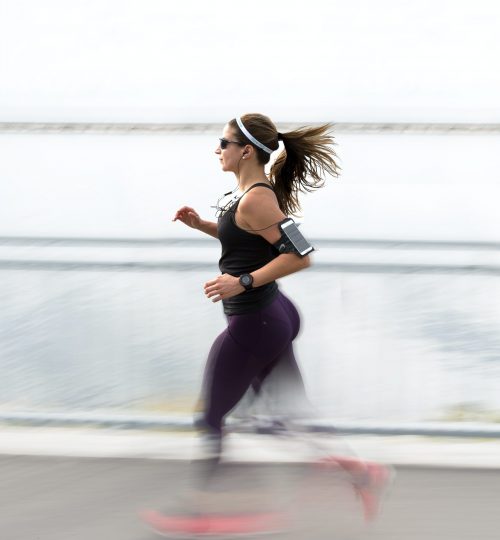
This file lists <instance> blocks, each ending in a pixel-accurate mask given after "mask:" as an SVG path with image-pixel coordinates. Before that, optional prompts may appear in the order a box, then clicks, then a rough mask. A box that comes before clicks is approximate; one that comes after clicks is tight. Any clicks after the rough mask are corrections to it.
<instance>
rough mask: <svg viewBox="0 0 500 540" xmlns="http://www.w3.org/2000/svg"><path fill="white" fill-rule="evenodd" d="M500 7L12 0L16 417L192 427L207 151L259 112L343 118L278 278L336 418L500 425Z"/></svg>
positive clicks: (225, 187)
mask: <svg viewBox="0 0 500 540" xmlns="http://www.w3.org/2000/svg"><path fill="white" fill-rule="evenodd" d="M499 28H500V6H499V4H498V3H497V2H495V1H494V0H490V1H489V0H478V1H476V2H474V3H470V2H465V1H456V0H454V1H451V0H433V1H432V2H431V1H428V0H424V1H421V2H417V3H415V2H403V1H397V0H381V1H379V2H376V3H373V2H370V1H369V0H356V1H349V2H348V1H346V0H331V1H329V2H326V1H325V2H323V1H320V0H310V1H308V2H299V1H290V0H289V1H287V2H284V1H283V2H280V1H277V2H272V3H270V2H265V1H263V0H256V1H254V2H252V3H250V4H247V3H234V2H232V3H222V4H220V3H219V4H217V3H216V4H214V3H210V2H202V1H196V0H186V1H184V2H182V3H177V2H163V1H161V0H147V1H145V2H139V1H138V0H136V1H123V0H120V1H118V0H106V1H105V2H103V1H102V0H100V1H95V0H86V1H85V2H84V1H73V2H65V1H63V0H44V1H43V2H36V1H35V0H17V1H15V2H14V1H12V0H11V1H9V0H0V50H1V55H0V82H1V84H0V276H1V279H0V306H1V308H0V371H1V373H2V376H1V378H0V411H1V412H3V413H7V412H21V411H35V412H39V413H50V412H95V411H100V412H104V413H110V412H121V413H147V414H161V415H168V414H179V413H186V414H190V412H191V410H192V407H193V405H194V401H195V399H196V397H197V392H198V387H199V384H200V380H201V373H202V369H203V365H204V362H205V359H206V355H207V352H208V349H209V347H210V345H211V343H212V341H213V339H214V338H215V336H216V335H217V334H218V333H219V332H220V331H222V329H223V328H224V326H225V320H224V317H223V314H222V309H221V306H220V305H219V304H212V303H211V302H209V301H207V300H206V299H205V297H204V295H203V290H202V286H203V283H204V282H205V281H207V280H208V279H211V278H213V277H215V276H216V275H217V274H218V267H217V261H218V256H219V245H218V242H217V241H216V240H214V239H211V238H209V237H205V238H203V237H202V236H201V233H198V232H197V231H193V230H191V229H188V228H186V227H185V226H183V225H182V224H181V223H178V222H176V223H172V222H171V219H172V217H173V215H174V213H175V211H176V210H177V208H179V207H180V206H182V205H184V204H188V205H190V206H193V207H194V208H196V209H197V210H198V212H199V213H200V214H201V215H202V216H203V217H204V218H206V219H209V218H211V217H212V218H213V219H214V220H215V217H214V210H213V208H212V205H214V204H215V203H216V201H217V199H218V198H219V196H220V195H222V194H223V193H225V192H227V191H230V190H231V189H232V188H233V187H234V186H235V179H234V177H233V176H231V175H228V174H223V173H222V171H221V170H220V167H219V163H218V160H217V159H216V157H215V154H214V150H215V149H216V147H217V143H218V137H219V136H220V132H221V130H222V127H223V125H224V123H225V122H226V121H228V120H229V119H231V118H234V117H235V116H237V115H240V114H243V113H245V112H261V113H264V114H267V115H268V116H270V117H271V118H272V119H273V120H274V122H275V123H276V124H277V126H278V129H280V130H281V131H286V130H287V129H289V128H291V127H294V126H296V125H307V124H310V123H319V122H331V123H333V125H334V128H333V133H334V135H335V138H336V143H337V146H336V151H337V153H338V155H339V158H340V165H341V167H342V174H341V176H340V178H339V179H335V180H334V179H331V178H330V179H327V182H326V187H325V188H324V189H322V190H321V191H318V192H316V193H312V194H309V195H307V196H304V197H303V199H302V203H303V213H302V216H301V218H300V221H302V222H303V224H302V230H303V232H304V234H306V236H307V237H308V238H310V239H311V240H312V241H313V243H314V244H315V246H316V248H317V252H316V253H315V255H314V265H313V266H312V267H311V268H310V269H309V270H307V272H302V273H300V275H294V276H290V277H287V278H285V279H283V280H282V281H281V286H282V288H283V290H284V291H285V293H287V294H289V295H290V296H291V297H292V298H293V300H294V301H295V302H296V304H297V305H298V307H299V309H300V311H301V313H302V316H303V333H302V334H301V336H300V337H299V339H298V341H297V355H298V358H299V361H300V364H301V367H302V370H303V373H304V377H305V379H306V383H307V387H308V390H309V394H310V397H311V400H312V401H313V403H314V404H315V405H316V406H317V407H318V409H319V410H321V411H322V412H323V413H324V414H326V415H327V416H329V417H331V418H334V419H337V420H340V419H342V420H350V421H362V420H384V421H403V422H405V421H406V422H411V421H431V420H484V421H491V422H494V421H499V420H500V394H499V392H498V382H499V380H500V378H499V377H500V337H499V336H500V218H499V215H498V200H499V199H500V182H499V180H500V178H499V170H500V71H499V70H498V69H497V68H496V66H497V64H498V57H499V53H500V37H499V36H500V32H499Z"/></svg>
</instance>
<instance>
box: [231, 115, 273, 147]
mask: <svg viewBox="0 0 500 540" xmlns="http://www.w3.org/2000/svg"><path fill="white" fill-rule="evenodd" d="M236 123H237V124H238V127H239V128H240V129H241V131H243V133H244V135H245V137H246V138H247V139H248V140H249V141H252V142H253V143H254V144H255V146H258V147H259V148H260V149H261V150H264V152H267V153H268V154H272V153H273V150H271V149H270V148H268V147H267V146H265V145H264V144H262V143H261V142H259V141H258V140H257V139H256V138H255V137H254V136H253V135H252V134H251V133H250V132H249V131H248V129H247V128H246V127H245V126H244V125H243V122H242V121H241V118H240V117H239V116H238V117H237V118H236Z"/></svg>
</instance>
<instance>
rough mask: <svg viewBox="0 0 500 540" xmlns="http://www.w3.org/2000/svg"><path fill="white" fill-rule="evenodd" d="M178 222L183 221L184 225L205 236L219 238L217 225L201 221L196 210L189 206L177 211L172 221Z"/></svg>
mask: <svg viewBox="0 0 500 540" xmlns="http://www.w3.org/2000/svg"><path fill="white" fill-rule="evenodd" d="M177 220H179V221H182V223H184V225H187V226H188V227H191V228H192V229H197V230H198V231H201V232H204V233H205V234H208V235H210V236H213V237H214V238H218V236H217V223H214V222H213V221H205V220H203V219H201V217H200V216H199V214H198V213H197V212H196V210H194V209H193V208H191V207H189V206H183V207H182V208H180V209H179V210H177V212H176V213H175V216H174V219H173V220H172V221H177Z"/></svg>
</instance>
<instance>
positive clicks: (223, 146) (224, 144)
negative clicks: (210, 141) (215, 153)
mask: <svg viewBox="0 0 500 540" xmlns="http://www.w3.org/2000/svg"><path fill="white" fill-rule="evenodd" d="M219 141H220V143H219V144H220V147H221V149H222V150H225V149H226V148H227V145H228V144H231V143H233V144H237V145H238V146H245V145H244V143H240V142H239V141H228V140H227V139H224V138H222V139H219Z"/></svg>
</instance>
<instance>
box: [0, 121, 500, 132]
mask: <svg viewBox="0 0 500 540" xmlns="http://www.w3.org/2000/svg"><path fill="white" fill-rule="evenodd" d="M326 121H328V122H332V123H333V125H334V129H335V131H336V132H338V133H379V134H380V133H445V134H447V135H450V134H453V133H458V134H460V133H467V134H474V133H477V134H487V133H495V134H498V133H499V132H500V124H498V123H491V124H485V123H467V122H463V123H449V122H334V121H330V120H325V122H326ZM321 123H322V122H306V123H300V122H278V124H279V127H280V129H282V130H284V131H289V130H292V129H296V128H298V127H301V126H303V125H304V124H307V125H319V124H321ZM223 127H224V124H223V123H189V122H186V123H182V124H181V123H163V124H162V123H130V122H128V123H127V122H122V123H118V122H113V123H106V122H0V133H47V134H49V133H65V134H66V133H67V134H71V133H110V134H111V133H122V134H126V133H130V134H136V133H137V134H139V133H140V134H142V135H144V134H148V133H149V134H154V133H162V134H165V133H172V134H181V133H184V134H187V133H196V134H201V133H220V132H221V131H222V129H223Z"/></svg>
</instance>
